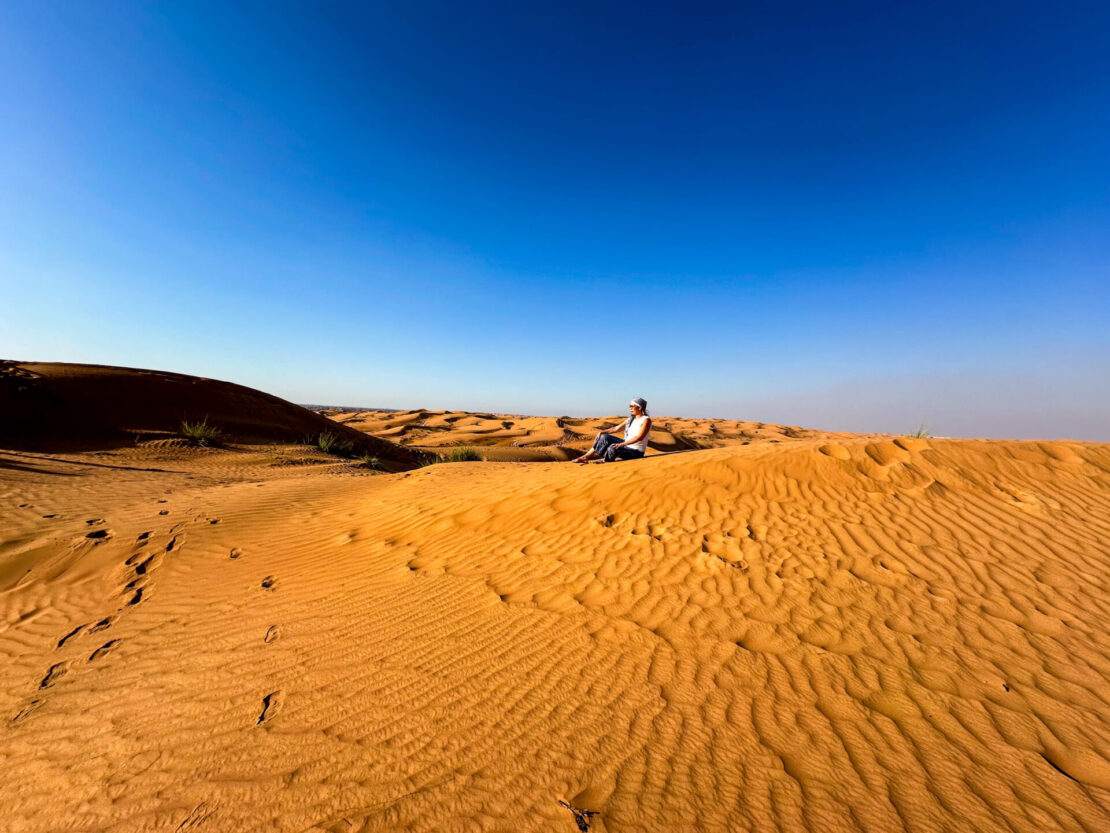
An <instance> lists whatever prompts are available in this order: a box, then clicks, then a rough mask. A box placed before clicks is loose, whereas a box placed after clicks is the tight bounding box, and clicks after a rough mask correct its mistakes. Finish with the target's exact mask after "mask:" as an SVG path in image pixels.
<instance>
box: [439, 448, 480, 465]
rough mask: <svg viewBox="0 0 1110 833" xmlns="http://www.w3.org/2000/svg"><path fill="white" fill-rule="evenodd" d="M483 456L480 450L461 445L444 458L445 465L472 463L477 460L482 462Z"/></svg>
mask: <svg viewBox="0 0 1110 833" xmlns="http://www.w3.org/2000/svg"><path fill="white" fill-rule="evenodd" d="M481 459H482V455H480V454H479V453H478V450H477V449H476V448H474V446H471V445H460V446H459V447H458V448H452V449H451V450H450V451H449V452H447V456H446V457H445V458H444V462H445V463H470V462H473V461H475V460H481Z"/></svg>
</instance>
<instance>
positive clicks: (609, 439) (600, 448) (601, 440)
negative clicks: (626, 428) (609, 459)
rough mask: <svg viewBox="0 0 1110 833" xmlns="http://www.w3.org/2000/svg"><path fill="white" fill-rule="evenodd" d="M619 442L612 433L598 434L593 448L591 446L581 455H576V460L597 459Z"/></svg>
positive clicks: (587, 460) (580, 461)
mask: <svg viewBox="0 0 1110 833" xmlns="http://www.w3.org/2000/svg"><path fill="white" fill-rule="evenodd" d="M617 442H620V440H619V439H617V438H616V437H614V436H613V435H612V434H598V436H597V438H596V439H595V440H594V446H593V448H591V449H590V450H589V451H587V452H586V453H585V454H583V455H582V456H581V457H576V458H575V460H574V462H576V463H588V462H589V461H590V460H596V459H598V458H599V457H603V456H605V452H606V450H607V449H608V448H609V446H611V445H612V444H613V443H617Z"/></svg>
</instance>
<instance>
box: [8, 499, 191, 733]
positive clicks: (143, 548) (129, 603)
mask: <svg viewBox="0 0 1110 833" xmlns="http://www.w3.org/2000/svg"><path fill="white" fill-rule="evenodd" d="M160 514H161V513H160ZM85 523H86V524H88V525H89V526H100V525H101V524H103V523H105V521H104V519H103V518H90V519H89V520H87V521H85ZM179 529H180V525H179V526H177V527H175V528H173V529H171V530H170V533H169V535H170V540H169V542H168V543H167V544H166V545H165V547H164V548H163V549H162V550H157V549H153V550H152V549H150V548H148V544H149V543H150V541H151V535H152V534H153V531H152V530H147V531H145V532H141V533H140V534H139V535H138V537H137V538H136V539H135V547H136V548H137V549H136V551H135V552H133V553H132V554H131V555H130V556H128V558H127V560H126V561H124V562H123V563H124V567H126V568H127V571H126V573H125V575H124V584H123V586H122V587H121V589H120V596H122V597H123V602H122V604H121V605H120V606H119V607H118V608H117V609H116V611H115V612H114V613H112V614H109V615H108V616H105V617H103V618H101V619H98V620H97V621H95V622H86V623H85V624H82V625H78V626H77V627H75V628H74V629H73V630H71V631H69V632H68V633H66V634H65V635H64V636H62V637H61V638H60V639H58V642H57V644H56V645H55V650H62V649H64V648H66V647H68V646H70V645H71V643H76V642H77V641H78V640H81V639H82V638H83V637H86V636H92V635H95V634H98V633H101V632H103V631H106V630H108V629H109V628H110V627H112V625H114V624H116V622H118V621H119V619H120V616H121V615H122V614H123V613H125V612H127V611H128V610H130V609H133V608H134V607H135V606H136V605H138V604H139V603H140V602H142V601H143V599H144V598H146V597H147V596H145V595H144V594H146V593H147V591H148V584H149V581H150V578H151V575H152V573H153V572H154V570H155V569H156V568H157V567H158V566H159V564H160V563H161V561H162V559H163V557H164V556H165V555H166V554H167V553H170V552H173V551H175V550H178V549H180V548H181V543H182V541H183V538H182V537H181V536H180V534H178V530H179ZM112 536H113V533H112V532H111V530H109V529H103V528H101V529H94V530H93V531H92V532H89V533H88V534H87V535H85V537H86V538H88V539H91V540H92V541H93V543H94V545H95V544H100V543H102V542H104V541H107V540H108V539H110V538H111V537H112ZM121 642H122V640H120V639H109V640H107V641H106V642H104V643H102V644H101V645H99V646H98V647H96V648H94V649H93V650H92V652H91V653H90V654H89V655H88V657H87V659H86V660H85V661H86V662H96V661H98V660H100V659H103V658H104V657H105V656H107V655H108V654H110V653H112V651H114V650H115V649H116V648H117V647H118V646H119V645H120V643H121ZM79 662H80V660H62V661H60V662H56V663H54V664H53V665H51V666H50V668H48V669H47V671H46V673H45V674H44V675H43V677H42V679H41V680H40V682H39V684H38V692H39V693H40V694H41V693H43V692H46V691H47V690H48V689H50V688H53V687H54V686H55V685H56V684H57V683H58V681H59V680H61V679H62V678H63V677H65V676H66V675H67V674H69V673H70V672H71V670H73V668H74V666H75V665H76V664H77V663H79ZM44 702H45V698H44V697H43V696H39V697H35V698H33V699H32V700H31V701H29V702H28V703H27V705H26V706H24V707H23V708H22V709H21V710H20V711H19V713H18V714H16V716H15V717H14V718H12V720H13V722H20V721H22V720H25V719H26V718H27V717H28V716H30V715H31V714H33V713H34V712H35V711H36V710H37V709H38V708H39V707H41V706H42V705H43V703H44Z"/></svg>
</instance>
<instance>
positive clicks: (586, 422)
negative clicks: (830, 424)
mask: <svg viewBox="0 0 1110 833" xmlns="http://www.w3.org/2000/svg"><path fill="white" fill-rule="evenodd" d="M319 411H320V413H322V414H324V415H326V416H328V417H330V418H331V419H333V420H335V421H336V422H338V423H340V424H342V425H345V426H348V427H351V428H356V429H358V430H359V431H364V432H366V433H368V434H372V435H374V436H376V437H385V438H388V439H389V440H391V441H393V442H395V443H398V444H400V445H404V446H408V447H410V448H415V449H418V450H420V451H429V452H437V451H442V450H444V449H445V448H449V447H452V446H460V445H469V446H475V447H477V448H478V449H480V452H481V455H482V457H483V458H484V459H486V460H495V461H512V460H518V461H524V462H539V461H544V460H569V459H571V458H572V457H576V456H578V455H579V454H581V453H582V452H583V451H585V450H586V449H587V448H589V447H590V445H591V443H592V442H593V438H594V437H595V436H596V435H597V432H598V431H601V430H604V429H608V428H612V427H613V426H614V425H617V424H619V423H620V422H621V421H622V420H623V419H625V417H626V416H627V414H625V415H621V416H604V417H586V418H581V419H577V418H573V417H567V416H560V417H542V416H540V417H537V416H521V415H519V414H488V413H471V412H468V411H429V410H424V409H417V410H412V411H384V410H369V411H345V410H341V409H336V408H320V409H319ZM861 436H870V435H861V434H844V433H835V432H829V431H820V430H816V429H813V428H801V427H799V426H796V425H776V424H773V423H765V422H755V421H752V420H734V419H684V418H681V417H666V416H656V417H653V427H652V432H651V442H650V446H649V449H648V454H652V453H666V452H671V451H687V450H692V449H697V448H725V447H727V446H736V445H751V444H752V443H761V442H771V443H776V442H786V441H790V440H797V439H836V438H857V439H858V438H859V437H861Z"/></svg>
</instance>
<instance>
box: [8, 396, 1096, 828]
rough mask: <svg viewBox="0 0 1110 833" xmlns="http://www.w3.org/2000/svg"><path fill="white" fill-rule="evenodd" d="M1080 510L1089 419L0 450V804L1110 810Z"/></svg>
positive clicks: (166, 814)
mask: <svg viewBox="0 0 1110 833" xmlns="http://www.w3.org/2000/svg"><path fill="white" fill-rule="evenodd" d="M132 404H133V406H134V407H135V408H136V409H139V408H141V407H142V403H141V402H135V403H132ZM290 460H318V461H319V462H316V463H315V464H314V465H275V463H279V462H282V461H286V462H288V461H290ZM1108 541H1110V445H1101V444H1092V443H1071V442H1053V443H1037V442H988V441H977V440H917V441H915V440H908V439H878V440H867V439H840V440H831V439H828V438H821V439H796V440H792V441H790V442H785V441H784V442H781V443H771V442H761V443H752V444H750V445H747V446H744V445H730V446H727V447H723V448H717V449H709V450H700V451H694V452H691V453H685V454H675V455H668V456H654V457H648V458H646V459H644V460H640V461H635V462H628V463H620V464H617V465H598V466H590V467H586V468H579V467H576V466H573V465H570V464H558V463H536V464H503V463H458V464H441V465H434V466H430V467H427V468H422V469H417V470H414V471H410V472H406V473H399V474H379V473H375V472H372V471H370V470H367V469H366V468H364V467H361V466H358V465H353V464H351V463H349V462H330V461H326V458H322V457H321V456H320V455H318V454H312V453H308V452H304V451H303V450H298V449H296V448H294V447H292V446H276V445H275V446H265V445H258V444H255V445H237V446H235V447H233V448H231V449H228V450H206V449H191V448H183V447H172V448H171V447H150V446H129V447H117V448H115V449H113V450H107V451H101V452H81V453H69V454H63V453H41V452H32V451H26V450H21V451H0V658H2V662H3V668H4V673H3V675H2V676H0V762H2V769H0V772H2V775H0V802H2V806H3V808H4V811H3V825H2V827H3V829H4V830H6V831H12V833H24V832H25V831H48V830H50V831H53V830H63V829H64V830H76V831H137V830H151V831H167V832H168V833H172V832H173V831H191V830H199V831H202V833H203V832H204V831H229V833H231V832H232V831H234V832H235V833H239V832H240V831H291V832H292V831H305V832H306V833H307V831H329V833H338V831H344V832H345V831H360V830H364V831H398V830H425V831H444V830H446V831H462V830H491V831H522V830H537V831H568V833H573V831H576V830H579V829H580V826H579V824H578V822H581V824H582V825H587V826H588V829H589V830H590V831H595V833H596V831H643V830H648V831H663V830H666V831H694V830H721V831H724V830H753V831H755V830H759V831H763V830H776V829H777V830H790V831H794V830H798V831H801V830H809V831H840V830H844V831H848V830H869V831H898V830H912V831H942V830H979V831H1003V830H1028V831H1039V832H1041V831H1050V830H1075V831H1079V830H1086V831H1096V830H1106V829H1110V762H1108V761H1110V697H1108V695H1107V691H1108V690H1110V689H1108V687H1107V684H1106V680H1107V677H1108V674H1110V639H1108V623H1110V619H1108V616H1110V577H1108V576H1110V573H1108V570H1107V567H1108V563H1110V543H1108Z"/></svg>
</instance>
